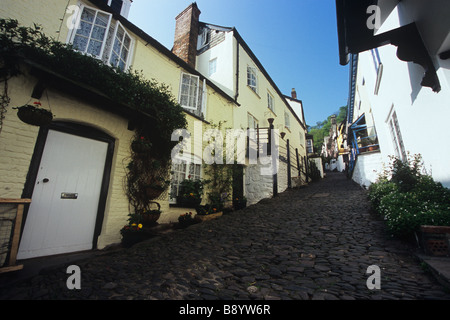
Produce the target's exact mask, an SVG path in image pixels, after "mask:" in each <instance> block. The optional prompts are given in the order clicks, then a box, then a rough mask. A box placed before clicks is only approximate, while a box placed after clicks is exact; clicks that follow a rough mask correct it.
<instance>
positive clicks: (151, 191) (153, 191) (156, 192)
mask: <svg viewBox="0 0 450 320" xmlns="http://www.w3.org/2000/svg"><path fill="white" fill-rule="evenodd" d="M163 192H164V189H162V188H156V187H146V188H145V193H146V194H147V197H148V198H149V199H151V200H153V199H156V198H158V197H159V196H160V195H161V194H162V193H163Z"/></svg>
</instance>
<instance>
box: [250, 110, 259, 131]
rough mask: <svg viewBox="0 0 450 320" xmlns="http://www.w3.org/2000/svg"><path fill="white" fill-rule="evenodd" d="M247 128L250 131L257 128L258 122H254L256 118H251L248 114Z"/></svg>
mask: <svg viewBox="0 0 450 320" xmlns="http://www.w3.org/2000/svg"><path fill="white" fill-rule="evenodd" d="M248 127H249V128H250V129H256V128H258V120H256V118H255V117H254V116H252V115H251V114H250V113H249V114H248Z"/></svg>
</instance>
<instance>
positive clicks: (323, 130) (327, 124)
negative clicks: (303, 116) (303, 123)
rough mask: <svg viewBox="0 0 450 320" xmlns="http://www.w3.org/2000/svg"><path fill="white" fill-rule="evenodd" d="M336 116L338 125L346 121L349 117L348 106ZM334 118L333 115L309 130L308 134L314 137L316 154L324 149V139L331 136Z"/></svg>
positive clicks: (341, 108)
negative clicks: (332, 119) (332, 118)
mask: <svg viewBox="0 0 450 320" xmlns="http://www.w3.org/2000/svg"><path fill="white" fill-rule="evenodd" d="M334 115H336V122H337V124H339V123H341V122H343V121H345V120H346V117H347V106H343V107H340V108H339V111H337V112H335V113H334ZM332 116H333V114H331V115H330V116H329V117H328V118H327V119H326V120H324V121H322V122H320V121H318V122H317V123H316V125H315V126H310V127H309V128H308V133H309V134H311V135H312V136H313V137H314V152H316V153H319V152H320V150H321V148H322V144H323V138H324V137H326V136H328V135H329V134H330V128H331V117H332Z"/></svg>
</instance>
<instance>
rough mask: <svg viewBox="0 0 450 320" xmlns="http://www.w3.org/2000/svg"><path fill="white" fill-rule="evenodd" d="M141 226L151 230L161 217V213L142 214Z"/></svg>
mask: <svg viewBox="0 0 450 320" xmlns="http://www.w3.org/2000/svg"><path fill="white" fill-rule="evenodd" d="M141 215H142V224H143V225H144V228H151V227H154V226H156V225H157V224H158V223H157V221H158V219H159V217H160V216H161V212H157V213H155V212H150V213H142V214H141Z"/></svg>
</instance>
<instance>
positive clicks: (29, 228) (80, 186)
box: [17, 130, 108, 259]
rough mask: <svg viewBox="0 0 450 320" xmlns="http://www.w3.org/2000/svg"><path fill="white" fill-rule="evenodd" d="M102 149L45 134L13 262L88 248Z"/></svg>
mask: <svg viewBox="0 0 450 320" xmlns="http://www.w3.org/2000/svg"><path fill="white" fill-rule="evenodd" d="M107 148H108V144H107V143H106V142H101V141H97V140H93V139H88V138H84V137H80V136H75V135H71V134H67V133H63V132H59V131H54V130H49V132H48V137H47V141H46V143H45V147H44V152H43V155H42V159H41V163H40V166H39V171H38V175H37V179H36V184H35V186H34V191H33V196H32V202H31V204H30V208H29V211H28V215H27V218H26V221H25V226H24V230H23V234H22V238H21V242H20V246H19V252H18V256H17V258H18V259H28V258H33V257H39V256H48V255H54V254H60V253H68V252H75V251H83V250H90V249H92V246H93V237H94V229H95V223H96V219H97V211H98V205H99V198H100V192H101V185H102V180H103V172H104V167H105V162H106V155H107Z"/></svg>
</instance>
